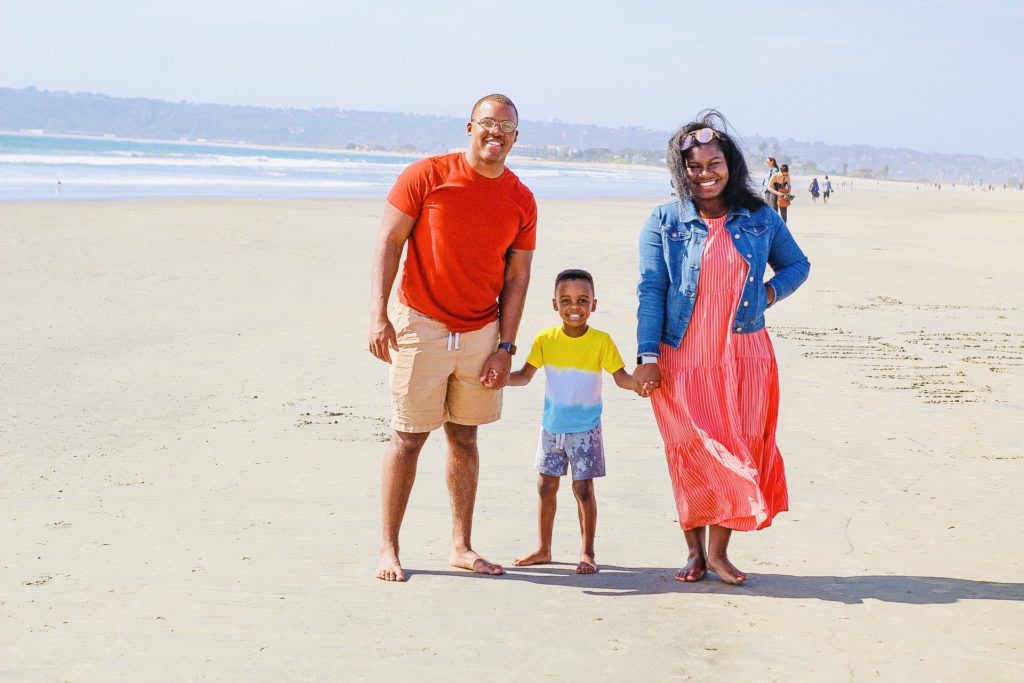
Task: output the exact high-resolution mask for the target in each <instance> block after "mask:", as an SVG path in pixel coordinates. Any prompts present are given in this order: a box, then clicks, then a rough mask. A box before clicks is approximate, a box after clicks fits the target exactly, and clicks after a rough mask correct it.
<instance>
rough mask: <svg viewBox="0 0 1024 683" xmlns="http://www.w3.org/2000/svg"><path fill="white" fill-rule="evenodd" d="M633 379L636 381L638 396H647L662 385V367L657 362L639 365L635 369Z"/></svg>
mask: <svg viewBox="0 0 1024 683" xmlns="http://www.w3.org/2000/svg"><path fill="white" fill-rule="evenodd" d="M633 379H634V380H635V381H636V393H637V396H642V397H643V398H647V397H648V396H650V395H651V392H652V391H654V390H655V389H657V388H658V387H660V386H661V368H659V367H658V364H657V363H644V364H643V365H638V366H636V370H634V371H633Z"/></svg>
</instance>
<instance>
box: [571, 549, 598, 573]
mask: <svg viewBox="0 0 1024 683" xmlns="http://www.w3.org/2000/svg"><path fill="white" fill-rule="evenodd" d="M576 573H577V574H596V573H597V562H594V556H593V555H590V554H588V553H582V554H581V555H580V563H579V564H578V565H576Z"/></svg>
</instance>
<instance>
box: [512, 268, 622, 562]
mask: <svg viewBox="0 0 1024 683" xmlns="http://www.w3.org/2000/svg"><path fill="white" fill-rule="evenodd" d="M551 305H552V307H553V308H554V309H555V310H556V311H558V315H559V317H560V318H561V319H562V324H561V325H559V326H557V327H552V328H549V329H546V330H543V331H541V332H540V334H538V335H537V338H536V339H535V340H534V341H533V348H532V349H531V351H530V355H529V356H528V357H527V359H526V363H525V364H524V365H523V367H522V369H521V370H516V371H515V372H513V373H512V374H511V375H509V380H508V384H509V386H525V385H526V384H529V383H530V380H531V379H533V375H534V373H535V372H537V368H540V367H542V366H543V367H544V372H545V376H546V378H547V384H546V386H545V388H544V417H543V419H542V421H541V422H542V425H543V426H542V428H541V431H540V442H539V443H538V445H537V459H536V462H535V466H536V469H537V471H538V472H539V473H540V476H539V477H538V479H537V492H538V493H539V494H540V506H539V520H538V525H537V526H538V530H539V532H540V545H539V546H538V548H537V550H535V551H533V552H532V553H530V554H529V555H526V556H524V557H520V558H518V559H516V560H515V562H514V563H513V564H515V565H516V566H517V567H526V566H529V565H533V564H546V563H548V562H551V534H552V529H553V527H554V524H555V507H556V494H557V493H558V484H559V477H561V476H563V475H565V473H566V471H567V469H568V468H569V467H570V466H571V467H572V479H573V482H572V491H573V493H574V494H576V503H577V509H578V512H579V517H580V532H581V533H582V535H583V548H582V550H581V551H580V562H579V564H578V565H577V566H576V571H577V573H579V574H593V573H595V572H596V571H597V563H596V562H595V561H594V529H595V527H596V525H597V500H596V499H595V497H594V477H603V476H604V443H603V441H602V438H601V369H602V368H603V369H604V370H606V371H608V372H609V373H611V375H612V377H613V378H615V383H616V384H617V385H619V386H620V387H622V388H623V389H629V390H631V391H635V390H636V387H635V382H634V380H633V376H632V375H630V374H629V373H628V372H627V371H626V369H625V367H624V364H623V362H622V356H621V355H619V350H618V349H617V348H616V347H615V342H613V341H612V338H611V337H610V336H608V334H607V333H605V332H601V331H599V330H595V329H594V328H592V327H590V326H588V325H587V319H588V318H590V314H591V313H592V312H594V311H595V310H596V309H597V299H596V298H594V278H593V277H592V276H591V275H590V273H588V272H587V271H585V270H576V269H572V270H563V271H562V272H561V273H559V274H558V276H557V277H555V298H554V299H552V300H551Z"/></svg>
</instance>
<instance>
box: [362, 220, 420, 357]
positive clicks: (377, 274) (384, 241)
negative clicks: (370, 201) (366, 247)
mask: <svg viewBox="0 0 1024 683" xmlns="http://www.w3.org/2000/svg"><path fill="white" fill-rule="evenodd" d="M415 224H416V219H415V218H413V217H412V216H409V215H406V214H404V213H402V212H401V211H399V210H398V209H397V208H395V207H394V206H393V205H392V204H391V203H390V202H385V204H384V215H383V216H382V217H381V219H380V230H379V231H378V233H377V249H376V251H375V252H374V254H373V267H372V269H371V271H370V334H369V338H370V353H372V354H373V355H374V356H376V357H377V358H379V359H381V360H382V361H384V362H385V363H390V362H391V349H394V350H395V351H397V350H398V337H397V336H396V334H395V328H394V326H393V325H392V324H391V320H389V319H388V298H389V297H390V296H391V287H392V286H393V285H394V284H395V277H396V276H397V275H398V264H399V262H400V261H401V260H402V249H403V248H404V247H405V243H406V241H407V240H408V239H409V235H410V234H411V233H412V228H413V226H414V225H415Z"/></svg>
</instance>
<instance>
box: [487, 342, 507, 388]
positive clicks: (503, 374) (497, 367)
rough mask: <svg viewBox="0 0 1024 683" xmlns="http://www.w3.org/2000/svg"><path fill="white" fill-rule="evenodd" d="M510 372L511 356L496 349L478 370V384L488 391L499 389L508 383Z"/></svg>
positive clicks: (502, 350)
mask: <svg viewBox="0 0 1024 683" xmlns="http://www.w3.org/2000/svg"><path fill="white" fill-rule="evenodd" d="M511 370H512V355H511V354H510V353H509V352H508V351H505V350H504V349H498V350H497V351H495V352H494V353H492V354H491V355H490V356H488V357H487V360H486V361H484V367H483V368H481V370H480V383H481V384H483V385H484V386H485V387H487V388H488V389H495V390H497V389H501V388H502V387H503V386H505V384H506V383H507V382H508V375H509V372H510V371H511Z"/></svg>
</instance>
